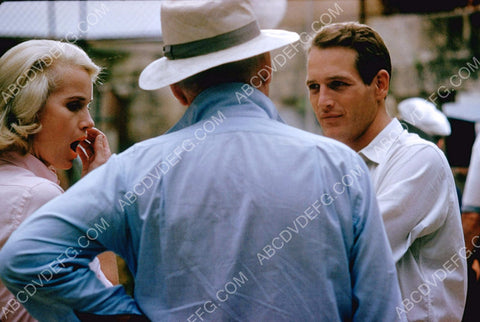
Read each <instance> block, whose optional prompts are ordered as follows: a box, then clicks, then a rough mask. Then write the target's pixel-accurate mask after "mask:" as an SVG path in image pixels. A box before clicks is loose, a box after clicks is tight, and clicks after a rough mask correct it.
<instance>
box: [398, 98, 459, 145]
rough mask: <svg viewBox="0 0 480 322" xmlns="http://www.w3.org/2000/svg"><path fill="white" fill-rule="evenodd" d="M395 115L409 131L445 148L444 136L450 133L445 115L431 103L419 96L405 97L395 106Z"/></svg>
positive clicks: (450, 129)
mask: <svg viewBox="0 0 480 322" xmlns="http://www.w3.org/2000/svg"><path fill="white" fill-rule="evenodd" d="M397 110H398V114H397V115H396V117H397V118H398V120H399V121H400V123H402V125H404V127H405V129H406V130H407V131H408V132H410V133H416V134H418V136H420V137H421V138H422V139H425V140H427V141H430V142H432V143H434V144H436V145H437V146H438V147H439V149H440V150H442V151H443V150H445V137H446V136H449V135H450V134H451V133H452V128H451V126H450V123H449V122H448V119H447V117H446V116H445V114H443V113H442V112H441V111H440V110H439V109H438V108H437V107H436V106H435V105H434V104H433V103H431V102H429V101H427V100H425V99H423V98H420V97H411V98H407V99H405V100H403V101H401V102H400V103H398V106H397Z"/></svg>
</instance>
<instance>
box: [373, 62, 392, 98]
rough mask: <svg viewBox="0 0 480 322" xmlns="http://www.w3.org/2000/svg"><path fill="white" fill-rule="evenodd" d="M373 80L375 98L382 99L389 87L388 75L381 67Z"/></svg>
mask: <svg viewBox="0 0 480 322" xmlns="http://www.w3.org/2000/svg"><path fill="white" fill-rule="evenodd" d="M373 82H374V85H375V93H376V96H377V98H378V99H379V100H384V99H385V98H386V97H387V95H388V89H389V88H390V75H389V74H388V72H387V71H386V70H385V69H381V70H379V71H378V73H377V75H376V76H375V78H374V79H373Z"/></svg>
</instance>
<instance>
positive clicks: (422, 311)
mask: <svg viewBox="0 0 480 322" xmlns="http://www.w3.org/2000/svg"><path fill="white" fill-rule="evenodd" d="M359 154H360V155H361V156H362V157H363V159H364V160H365V161H366V163H367V165H368V168H369V170H370V173H371V176H372V180H373V184H374V186H375V189H376V192H377V198H378V202H379V206H380V212H381V214H382V217H383V221H384V224H385V228H386V231H387V235H388V239H389V241H390V246H391V247H392V252H393V258H394V260H395V262H396V266H397V272H398V278H399V282H400V288H401V292H402V299H403V304H404V310H405V311H406V312H407V317H408V320H409V321H460V320H461V319H462V315H463V309H464V305H465V299H466V292H467V268H466V267H467V266H466V260H465V257H466V256H465V248H464V239H463V233H462V226H461V218H460V213H459V206H458V197H457V194H456V190H455V183H454V180H453V175H452V173H451V170H450V167H449V164H448V162H447V160H446V158H445V156H444V154H443V152H442V151H441V150H440V149H438V148H437V146H435V145H434V144H432V143H430V142H427V141H425V140H423V139H421V138H420V137H418V135H416V134H411V133H408V132H407V131H406V130H404V129H403V128H402V125H401V124H400V122H399V121H398V120H397V119H393V120H392V121H391V122H390V123H389V124H388V125H387V126H386V127H385V128H384V129H383V130H382V132H380V134H379V135H377V137H375V139H374V140H373V141H372V142H370V144H369V145H368V146H366V147H365V148H364V149H362V150H361V151H360V152H359Z"/></svg>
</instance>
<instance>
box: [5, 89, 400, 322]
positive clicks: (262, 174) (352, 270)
mask: <svg viewBox="0 0 480 322" xmlns="http://www.w3.org/2000/svg"><path fill="white" fill-rule="evenodd" d="M245 86H247V85H242V84H236V83H234V84H225V85H221V86H216V87H214V88H210V89H208V90H206V91H204V92H202V93H201V94H200V95H199V96H198V97H197V98H196V99H195V100H194V102H193V104H192V105H191V106H190V107H189V108H188V110H187V112H186V113H185V115H184V116H183V118H182V119H181V120H180V121H179V122H178V124H177V125H175V126H174V127H173V128H172V129H171V130H170V131H169V133H168V134H166V135H162V136H160V137H156V138H154V139H150V140H147V141H144V142H141V143H138V144H136V145H135V146H133V147H131V148H130V149H128V150H127V151H125V152H124V153H121V154H119V155H114V156H112V157H111V158H110V160H109V161H108V162H107V163H106V164H105V165H103V166H102V167H100V168H98V169H96V170H95V171H93V172H92V173H90V174H89V175H88V176H86V177H85V178H84V179H82V180H81V181H80V182H78V183H77V184H75V185H74V186H73V187H72V188H70V189H69V190H68V191H67V192H66V193H65V194H64V195H62V196H60V197H58V198H57V199H55V200H53V201H52V202H50V203H48V204H47V205H45V206H44V207H42V208H41V209H40V210H39V211H38V212H36V213H35V214H34V215H32V216H31V217H30V218H29V219H27V220H26V221H25V222H24V223H23V224H22V225H21V227H20V228H19V229H18V230H17V231H16V232H15V233H14V234H13V235H12V237H11V239H10V240H9V241H8V242H7V244H6V245H5V247H4V248H3V250H2V251H1V252H0V264H1V267H0V275H1V277H2V279H3V280H4V282H5V284H6V285H7V286H8V287H9V289H10V290H11V291H12V292H13V293H14V294H17V297H18V298H19V299H21V300H22V302H24V303H23V304H24V305H25V306H26V307H27V308H28V309H29V310H30V311H31V313H32V314H33V315H34V316H35V317H36V318H38V319H39V320H40V321H75V320H76V318H75V316H74V313H73V310H77V311H88V312H91V313H96V314H121V313H140V311H142V312H143V313H144V314H145V315H147V316H148V317H149V318H150V319H151V320H153V321H190V322H193V321H203V320H206V321H212V320H214V321H227V320H228V321H329V322H330V321H342V320H343V321H345V320H356V321H393V320H396V319H397V318H398V316H397V312H396V310H397V308H398V306H399V305H400V303H401V302H400V301H401V299H400V291H399V286H398V282H397V275H396V271H395V266H394V262H393V259H392V253H391V250H390V247H389V245H388V241H387V237H386V234H385V231H384V227H383V224H382V220H381V217H380V215H379V211H378V206H377V202H376V199H375V192H374V190H373V188H372V185H371V182H370V179H369V175H368V169H367V168H366V166H365V164H364V163H363V161H362V160H361V158H360V157H359V156H358V155H357V154H356V153H355V152H353V151H352V150H350V149H349V148H347V147H346V146H344V145H343V144H341V143H338V142H335V141H333V140H330V139H327V138H323V137H320V136H317V135H313V134H311V133H307V132H304V131H301V130H299V129H295V128H293V127H290V126H287V125H285V124H284V123H283V122H282V121H281V118H280V117H279V115H278V112H277V110H276V109H275V107H274V106H273V104H272V102H271V101H270V100H269V99H268V98H267V97H266V96H265V95H263V94H262V93H261V92H260V91H257V90H253V89H252V88H251V87H245ZM106 249H109V250H113V251H115V252H116V253H117V254H119V255H120V256H122V257H123V258H124V259H125V260H126V262H127V264H128V266H129V268H130V269H131V271H132V273H133V275H134V277H135V290H134V292H135V300H133V299H131V298H130V297H129V296H128V295H126V294H125V292H124V290H123V288H122V287H120V286H117V287H113V288H105V287H104V286H103V285H102V284H101V283H100V282H99V281H98V280H97V279H96V278H95V275H94V273H92V272H91V271H90V270H89V269H88V263H89V262H90V261H91V260H92V259H93V258H94V257H95V256H96V255H97V254H98V253H99V252H102V251H104V250H106ZM41 285H43V286H41Z"/></svg>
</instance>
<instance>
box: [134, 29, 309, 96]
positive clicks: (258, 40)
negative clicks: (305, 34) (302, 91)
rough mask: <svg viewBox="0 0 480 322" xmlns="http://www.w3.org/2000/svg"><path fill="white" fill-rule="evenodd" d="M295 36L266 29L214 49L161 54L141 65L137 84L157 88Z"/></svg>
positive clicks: (295, 36) (290, 40)
mask: <svg viewBox="0 0 480 322" xmlns="http://www.w3.org/2000/svg"><path fill="white" fill-rule="evenodd" d="M299 38H300V37H299V35H298V34H297V33H295V32H290V31H286V30H277V29H266V30H262V31H261V33H260V35H259V36H257V37H255V38H253V39H252V40H249V41H247V42H245V43H243V44H240V45H237V46H234V47H230V48H227V49H224V50H221V51H217V52H214V53H210V54H206V55H201V56H196V57H191V58H184V59H175V60H169V59H167V58H166V57H162V58H160V59H157V60H155V61H153V62H152V63H150V64H149V65H148V66H147V67H145V69H144V70H143V71H142V73H141V74H140V78H139V81H138V83H139V85H140V88H142V89H145V90H155V89H159V88H162V87H165V86H168V85H171V84H175V83H177V82H179V81H181V80H184V79H186V78H188V77H190V76H193V75H195V74H198V73H200V72H203V71H205V70H207V69H210V68H213V67H216V66H220V65H223V64H226V63H231V62H234V61H239V60H242V59H246V58H250V57H254V56H256V55H260V54H262V53H265V52H268V51H271V50H274V49H278V48H281V47H283V46H286V45H289V44H291V43H294V42H296V41H297V40H299Z"/></svg>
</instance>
